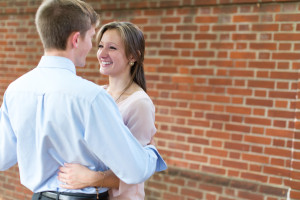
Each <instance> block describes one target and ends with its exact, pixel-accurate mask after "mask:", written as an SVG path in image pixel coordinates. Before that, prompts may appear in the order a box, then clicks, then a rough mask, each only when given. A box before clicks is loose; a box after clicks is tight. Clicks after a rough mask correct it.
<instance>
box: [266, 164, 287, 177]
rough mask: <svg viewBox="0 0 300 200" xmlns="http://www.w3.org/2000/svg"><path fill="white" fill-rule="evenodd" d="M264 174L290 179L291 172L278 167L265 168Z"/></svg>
mask: <svg viewBox="0 0 300 200" xmlns="http://www.w3.org/2000/svg"><path fill="white" fill-rule="evenodd" d="M263 172H264V173H266V174H273V175H277V176H282V177H289V176H290V171H289V170H288V169H285V168H277V167H271V166H264V169H263Z"/></svg>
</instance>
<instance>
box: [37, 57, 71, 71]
mask: <svg viewBox="0 0 300 200" xmlns="http://www.w3.org/2000/svg"><path fill="white" fill-rule="evenodd" d="M37 67H40V68H60V69H66V70H69V71H71V72H72V73H74V74H76V68H75V65H74V63H73V62H72V61H71V60H70V59H68V58H65V57H59V56H42V58H41V60H40V62H39V64H38V66H37Z"/></svg>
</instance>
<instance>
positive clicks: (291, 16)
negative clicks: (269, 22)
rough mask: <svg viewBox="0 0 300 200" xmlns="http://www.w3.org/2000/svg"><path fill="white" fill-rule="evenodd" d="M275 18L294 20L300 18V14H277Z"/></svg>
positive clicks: (286, 20) (285, 20)
mask: <svg viewBox="0 0 300 200" xmlns="http://www.w3.org/2000/svg"><path fill="white" fill-rule="evenodd" d="M275 20H276V21H279V22H293V21H299V20H300V14H277V15H276V16H275Z"/></svg>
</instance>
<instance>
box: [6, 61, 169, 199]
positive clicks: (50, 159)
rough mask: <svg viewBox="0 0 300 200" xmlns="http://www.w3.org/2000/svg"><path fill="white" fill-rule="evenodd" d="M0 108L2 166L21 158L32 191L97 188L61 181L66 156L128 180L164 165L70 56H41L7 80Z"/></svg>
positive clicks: (138, 179)
mask: <svg viewBox="0 0 300 200" xmlns="http://www.w3.org/2000/svg"><path fill="white" fill-rule="evenodd" d="M0 111H1V113H0V170H6V169H8V168H10V167H12V166H13V165H15V164H16V163H17V162H18V165H19V170H20V179H21V183H22V184H23V185H25V186H26V187H27V188H29V189H30V190H31V191H33V192H41V191H66V192H83V193H95V189H94V188H92V187H90V188H85V189H82V190H71V191H69V190H66V189H63V188H60V187H59V184H61V182H59V181H58V179H57V173H58V168H59V167H60V166H62V165H63V164H64V163H66V162H67V163H80V164H83V165H85V166H88V167H89V168H90V169H92V170H101V171H103V170H107V169H108V168H110V169H111V170H112V171H113V172H114V173H115V174H116V175H117V176H118V177H119V178H120V179H121V180H123V181H124V182H126V183H129V184H133V183H139V182H143V181H145V180H146V179H147V178H149V177H150V176H151V175H152V174H153V173H154V172H155V171H161V170H164V169H166V164H165V162H164V161H163V160H162V158H161V157H160V155H159V153H158V152H157V150H156V149H155V147H154V146H152V145H149V146H146V147H144V148H143V147H142V146H141V145H140V144H139V142H137V140H136V139H135V138H134V137H133V136H132V134H131V133H130V132H129V130H128V128H127V127H126V126H125V125H124V123H123V120H122V117H121V115H120V113H119V110H118V107H117V106H116V104H115V102H114V100H113V99H112V98H111V97H110V95H109V94H108V93H107V92H106V91H105V90H104V89H103V88H102V87H100V86H97V85H96V84H94V83H92V82H90V81H87V80H85V79H82V78H81V77H79V76H77V75H76V71H75V66H74V64H73V63H72V62H71V60H69V59H66V58H63V57H55V56H43V57H42V59H41V61H40V63H39V65H38V66H37V67H36V68H35V69H33V70H32V71H30V72H28V73H26V74H25V75H23V76H21V77H20V78H18V79H17V80H16V81H14V82H13V83H11V84H10V85H9V87H8V88H7V90H6V92H5V94H4V98H3V104H2V106H1V110H0ZM106 190H107V189H106V188H102V189H101V191H100V192H104V191H106Z"/></svg>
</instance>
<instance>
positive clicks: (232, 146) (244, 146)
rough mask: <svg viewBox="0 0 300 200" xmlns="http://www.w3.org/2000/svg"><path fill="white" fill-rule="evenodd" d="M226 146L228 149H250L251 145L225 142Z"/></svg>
mask: <svg viewBox="0 0 300 200" xmlns="http://www.w3.org/2000/svg"><path fill="white" fill-rule="evenodd" d="M224 147H225V148H226V149H234V150H239V151H249V149H250V146H249V145H247V144H241V143H235V142H225V145H224Z"/></svg>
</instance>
